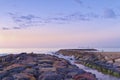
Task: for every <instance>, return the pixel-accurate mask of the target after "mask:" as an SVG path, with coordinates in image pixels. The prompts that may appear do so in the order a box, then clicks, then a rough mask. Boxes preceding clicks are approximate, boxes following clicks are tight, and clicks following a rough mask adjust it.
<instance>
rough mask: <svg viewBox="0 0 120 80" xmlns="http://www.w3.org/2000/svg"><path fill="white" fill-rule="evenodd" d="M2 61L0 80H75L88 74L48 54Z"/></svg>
mask: <svg viewBox="0 0 120 80" xmlns="http://www.w3.org/2000/svg"><path fill="white" fill-rule="evenodd" d="M0 60H2V61H1V63H0V68H1V71H0V80H73V78H74V77H75V76H77V75H78V76H80V75H83V74H85V73H88V72H85V71H84V70H82V69H79V68H78V67H77V66H75V65H72V64H71V63H70V62H68V61H67V60H65V59H62V58H58V57H56V56H52V55H46V54H33V53H31V54H27V53H22V54H13V55H6V56H3V57H0ZM91 75H93V74H91ZM83 78H86V76H83ZM93 78H94V79H95V77H94V76H93ZM96 80H97V79H96Z"/></svg>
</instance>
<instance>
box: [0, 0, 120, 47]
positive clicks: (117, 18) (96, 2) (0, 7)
mask: <svg viewBox="0 0 120 80" xmlns="http://www.w3.org/2000/svg"><path fill="white" fill-rule="evenodd" d="M119 43H120V0H0V48H35V47H36V48H61V47H62V48H63V47H68V48H69V47H76V48H78V47H120V44H119Z"/></svg>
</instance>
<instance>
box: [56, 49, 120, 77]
mask: <svg viewBox="0 0 120 80" xmlns="http://www.w3.org/2000/svg"><path fill="white" fill-rule="evenodd" d="M56 53H57V54H62V55H64V56H74V57H75V59H76V63H78V64H82V65H84V66H87V67H90V68H92V69H95V70H98V71H100V72H102V73H103V74H108V75H111V76H115V77H118V78H120V67H119V66H120V52H98V51H96V52H95V51H93V52H92V51H88V50H86V49H85V50H84V51H83V50H80V49H79V50H76V49H61V50H59V51H58V52H56Z"/></svg>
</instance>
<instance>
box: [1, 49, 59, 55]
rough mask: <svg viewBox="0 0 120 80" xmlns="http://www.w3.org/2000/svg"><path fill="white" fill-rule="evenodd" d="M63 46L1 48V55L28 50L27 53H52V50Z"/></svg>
mask: <svg viewBox="0 0 120 80" xmlns="http://www.w3.org/2000/svg"><path fill="white" fill-rule="evenodd" d="M59 49H61V48H0V55H2V54H19V53H22V52H27V53H31V52H34V53H36V54H37V53H38V54H41V53H50V52H55V51H58V50H59Z"/></svg>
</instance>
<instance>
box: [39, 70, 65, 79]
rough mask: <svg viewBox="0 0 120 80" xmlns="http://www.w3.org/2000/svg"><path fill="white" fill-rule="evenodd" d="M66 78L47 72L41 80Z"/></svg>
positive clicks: (40, 77)
mask: <svg viewBox="0 0 120 80" xmlns="http://www.w3.org/2000/svg"><path fill="white" fill-rule="evenodd" d="M63 79H64V76H62V75H60V74H57V73H55V72H47V73H46V72H45V73H43V74H42V75H40V76H39V80H63Z"/></svg>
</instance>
